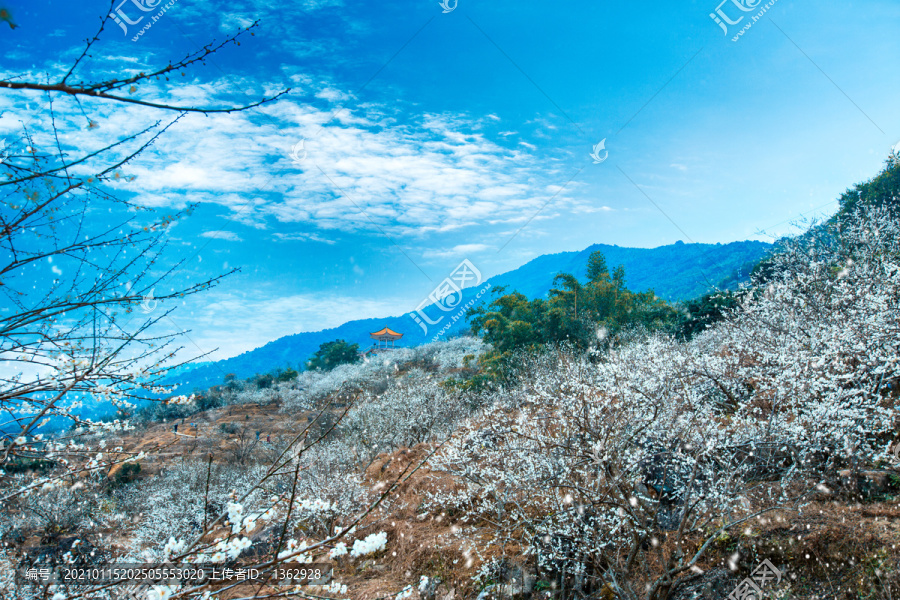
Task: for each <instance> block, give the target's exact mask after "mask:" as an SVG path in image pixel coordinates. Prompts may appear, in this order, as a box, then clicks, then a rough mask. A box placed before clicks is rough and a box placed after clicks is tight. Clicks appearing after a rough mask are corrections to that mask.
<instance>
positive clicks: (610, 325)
mask: <svg viewBox="0 0 900 600" xmlns="http://www.w3.org/2000/svg"><path fill="white" fill-rule="evenodd" d="M587 271H588V281H587V282H586V283H581V282H580V281H578V279H577V278H576V277H575V276H574V275H571V274H568V273H560V274H559V275H557V276H556V277H555V278H554V280H553V288H552V289H551V290H550V292H549V294H548V297H547V299H546V300H544V299H536V300H528V298H526V297H525V296H524V295H523V294H520V293H518V292H513V293H510V294H504V292H505V289H504V288H499V289H495V290H494V292H495V294H497V297H496V298H495V299H494V300H493V301H492V302H491V303H490V304H488V305H482V306H478V307H475V308H473V309H471V310H469V312H468V315H467V316H468V317H469V319H470V323H471V327H472V332H473V333H475V334H476V335H480V336H481V337H482V339H483V340H484V341H485V342H487V343H489V344H491V346H492V347H493V349H492V351H491V352H488V353H486V354H484V355H482V357H481V359H480V366H481V368H482V369H483V370H484V371H487V372H488V374H491V375H492V376H494V378H495V379H501V380H503V379H505V378H506V374H508V372H509V368H510V366H511V365H510V361H511V359H512V358H513V354H514V352H516V351H521V350H525V351H530V350H534V349H536V348H538V347H539V346H541V345H543V344H548V343H569V344H572V345H574V346H575V347H578V348H582V349H590V348H598V347H601V346H603V345H605V344H606V343H607V340H609V339H611V338H612V337H614V336H615V334H616V333H617V332H619V331H620V330H621V329H623V328H624V327H628V326H636V325H637V326H643V327H646V328H648V329H668V330H673V329H674V328H675V326H676V323H677V321H678V313H677V311H676V310H675V309H674V308H673V307H671V306H670V305H668V304H667V303H666V302H664V301H663V300H661V299H659V298H657V297H656V295H655V294H654V293H653V292H652V291H648V292H640V293H638V292H632V291H630V290H628V289H627V288H626V287H625V269H624V268H623V267H621V266H619V267H617V268H616V269H615V271H614V272H613V273H612V275H611V276H610V273H609V269H608V268H607V266H606V259H605V258H604V256H603V254H602V253H601V252H599V251H598V252H594V253H592V254H591V255H590V257H589V258H588V269H587Z"/></svg>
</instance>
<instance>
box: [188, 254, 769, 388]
mask: <svg viewBox="0 0 900 600" xmlns="http://www.w3.org/2000/svg"><path fill="white" fill-rule="evenodd" d="M771 247H772V245H771V244H768V243H766V242H758V241H740V242H730V243H728V244H685V243H683V242H680V241H679V242H676V243H675V244H670V245H667V246H658V247H656V248H627V247H620V246H614V245H607V244H593V245H591V246H589V247H587V248H585V249H584V250H575V251H565V252H558V253H555V254H544V255H541V256H538V257H535V258H533V259H532V260H530V261H528V262H527V263H525V264H523V265H522V266H520V267H518V268H516V269H513V270H511V271H507V272H505V273H500V274H498V275H495V276H493V277H490V278H488V279H486V280H484V281H482V282H479V283H478V284H477V285H475V286H473V287H468V288H466V289H464V290H463V293H462V295H461V300H460V301H459V302H458V303H457V304H456V305H455V306H454V308H453V310H451V311H448V312H447V313H446V314H445V315H444V316H445V317H446V316H450V317H451V319H452V316H454V315H458V314H459V310H460V308H457V307H463V306H465V305H466V304H467V303H469V302H470V301H472V300H474V299H475V297H476V296H477V295H478V293H479V292H481V294H482V295H481V297H480V299H478V300H477V301H478V302H482V301H490V299H491V298H492V297H493V294H491V293H485V292H484V290H485V288H486V287H487V286H486V284H488V283H489V284H490V286H489V287H490V289H491V291H495V290H497V289H501V288H505V290H506V292H512V291H518V292H520V293H522V294H524V295H525V296H527V297H528V298H541V297H545V296H546V294H547V292H548V291H549V290H550V289H551V287H552V286H553V278H554V277H555V276H556V275H557V274H558V273H572V274H574V275H575V276H576V277H578V278H579V279H582V280H583V279H584V278H585V273H586V268H587V259H588V256H590V254H591V253H592V252H594V251H596V250H600V251H602V252H603V254H604V256H605V257H606V261H607V265H609V268H610V269H614V268H616V267H617V266H618V265H622V266H623V267H624V268H625V278H626V285H627V286H628V288H629V289H631V290H634V291H647V290H651V289H652V290H653V291H654V293H656V295H658V296H659V297H661V298H663V299H664V300H666V301H669V302H677V301H683V300H689V299H691V298H695V297H697V296H700V295H702V294H703V293H705V292H707V291H709V290H710V289H712V288H714V287H716V286H718V287H720V288H723V289H724V288H732V287H734V286H735V285H737V283H738V282H740V281H742V280H744V279H745V278H746V276H747V275H748V274H749V271H750V269H751V268H752V266H753V265H755V264H756V263H757V262H759V260H760V259H761V258H762V257H763V256H765V255H766V253H767V252H768V251H769V249H770V248H771ZM409 308H410V310H409V311H408V312H406V313H404V314H402V315H399V316H386V317H378V318H369V319H355V320H351V321H347V322H346V323H343V324H342V325H339V326H337V327H331V328H327V329H322V330H320V331H309V332H299V333H293V334H288V335H285V336H282V337H280V338H278V339H275V340H272V341H271V342H268V343H266V344H263V345H262V346H260V347H258V348H255V349H253V350H248V351H246V352H243V353H241V354H239V355H237V356H233V357H230V358H227V359H223V360H220V361H215V362H209V363H206V364H203V365H200V366H198V367H197V368H195V369H193V370H192V371H190V372H188V373H186V374H182V375H181V376H179V378H178V385H179V390H178V391H179V393H184V392H187V391H191V390H194V389H198V388H199V389H204V388H207V387H209V386H211V385H216V384H219V383H221V382H222V380H223V378H224V376H225V375H226V374H229V373H231V374H234V375H236V376H237V377H241V378H245V377H251V376H253V375H254V374H257V373H264V372H269V371H272V370H274V369H278V368H284V367H288V366H291V367H294V368H296V366H297V365H298V363H303V362H305V361H306V360H307V359H308V358H309V357H310V356H311V355H312V354H313V352H315V351H316V350H317V349H318V347H319V345H321V344H322V343H324V342H328V341H332V340H335V339H344V340H346V341H348V342H351V343H358V344H359V345H360V347H361V348H363V349H365V348H366V347H367V346H368V344H370V343H371V340H370V338H369V332H372V331H377V330H379V329H381V328H382V327H389V328H391V329H393V330H394V331H398V332H400V333H403V334H404V337H403V340H402V345H403V346H417V345H419V344H422V343H425V342H428V341H432V340H433V339H434V337H435V336H436V335H439V336H441V337H448V336H453V335H458V334H459V333H460V332H462V331H464V330H465V329H466V328H467V323H466V320H465V318H464V317H462V318H458V319H457V320H456V321H455V322H452V323H450V322H449V320H447V321H445V320H444V319H443V318H441V319H440V322H439V323H438V324H436V325H431V326H429V327H427V329H425V325H426V324H425V323H421V320H419V322H417V321H416V320H414V319H413V318H412V317H411V313H412V312H414V306H412V305H411V306H410V307H409ZM427 308H428V307H426V309H427ZM436 311H437V309H435V308H433V307H432V309H431V311H430V312H431V316H432V317H435V318H436V317H437V315H438V314H439V312H436ZM445 324H449V327H448V328H446V331H444V329H442V326H443V325H445ZM423 329H424V330H423ZM441 331H444V333H442V334H441V333H440V332H441ZM173 383H174V382H173Z"/></svg>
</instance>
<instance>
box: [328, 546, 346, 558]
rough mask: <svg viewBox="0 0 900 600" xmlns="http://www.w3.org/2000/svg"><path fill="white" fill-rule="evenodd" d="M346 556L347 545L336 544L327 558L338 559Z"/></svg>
mask: <svg viewBox="0 0 900 600" xmlns="http://www.w3.org/2000/svg"><path fill="white" fill-rule="evenodd" d="M346 554H347V544H345V543H344V542H338V543H337V544H336V545H335V546H334V548H332V549H331V551H330V552H329V553H328V558H340V557H341V556H345V555H346Z"/></svg>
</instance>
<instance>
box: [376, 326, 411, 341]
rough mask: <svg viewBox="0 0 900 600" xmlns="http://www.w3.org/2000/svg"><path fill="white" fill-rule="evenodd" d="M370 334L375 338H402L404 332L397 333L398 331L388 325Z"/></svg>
mask: <svg viewBox="0 0 900 600" xmlns="http://www.w3.org/2000/svg"><path fill="white" fill-rule="evenodd" d="M369 336H371V337H373V338H375V339H379V338H389V339H395V340H399V339H400V338H402V337H403V334H402V333H397V332H396V331H394V330H392V329H389V328H388V327H385V328H384V329H380V330H378V331H376V332H374V333H370V334H369Z"/></svg>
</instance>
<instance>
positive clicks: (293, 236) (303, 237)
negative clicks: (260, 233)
mask: <svg viewBox="0 0 900 600" xmlns="http://www.w3.org/2000/svg"><path fill="white" fill-rule="evenodd" d="M272 237H274V238H275V240H276V241H279V242H321V243H323V244H329V245H333V244H335V243H336V242H335V241H334V240H330V239H328V238H323V237H321V236H319V235H316V234H314V233H276V234H273V236H272Z"/></svg>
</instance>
